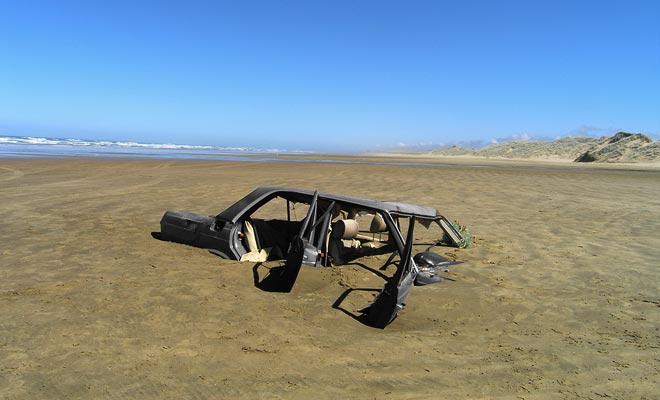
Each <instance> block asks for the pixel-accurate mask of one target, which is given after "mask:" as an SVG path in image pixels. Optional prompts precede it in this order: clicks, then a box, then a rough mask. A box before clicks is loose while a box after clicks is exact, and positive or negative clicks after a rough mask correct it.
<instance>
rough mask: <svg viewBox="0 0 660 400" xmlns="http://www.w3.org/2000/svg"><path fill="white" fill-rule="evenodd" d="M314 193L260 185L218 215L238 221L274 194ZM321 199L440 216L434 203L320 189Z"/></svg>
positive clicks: (297, 196) (307, 196)
mask: <svg viewBox="0 0 660 400" xmlns="http://www.w3.org/2000/svg"><path fill="white" fill-rule="evenodd" d="M313 196H314V191H313V190H308V189H293V188H287V187H272V186H267V187H258V188H256V189H255V190H253V191H252V192H250V193H249V194H248V195H246V196H245V197H243V198H242V199H240V200H239V201H237V202H236V203H234V204H232V205H231V206H229V208H227V209H226V210H224V211H222V212H221V213H220V214H218V215H217V217H216V218H218V219H220V220H223V221H230V222H236V221H237V220H238V219H239V218H240V217H241V216H242V215H243V214H245V213H246V212H248V211H252V210H254V209H256V208H258V207H260V206H262V205H263V204H265V203H266V202H268V201H269V200H270V199H272V198H274V197H281V198H284V199H286V200H289V201H293V202H298V203H309V202H311V200H312V197H313ZM319 200H321V201H323V200H327V201H335V202H337V203H338V204H340V205H341V206H342V208H344V207H357V208H364V209H369V210H374V211H387V212H388V213H390V214H393V215H399V216H413V215H414V216H415V217H418V218H422V219H436V218H437V217H439V216H440V213H438V210H437V209H435V208H433V207H428V206H421V205H417V204H411V203H403V202H398V201H380V200H374V199H366V198H361V197H353V196H345V195H342V194H335V193H324V192H319Z"/></svg>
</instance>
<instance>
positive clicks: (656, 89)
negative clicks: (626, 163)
mask: <svg viewBox="0 0 660 400" xmlns="http://www.w3.org/2000/svg"><path fill="white" fill-rule="evenodd" d="M0 5H1V6H2V7H1V10H2V11H1V12H0V135H16V136H27V135H33V136H47V137H62V138H85V139H108V140H131V141H140V142H155V143H182V144H205V145H220V146H251V147H260V148H289V149H312V150H319V151H362V150H366V149H384V148H389V147H396V146H399V145H406V146H413V145H417V144H429V145H431V146H435V145H442V144H453V143H463V142H479V141H481V142H489V141H491V140H493V139H498V140H501V139H504V138H511V137H531V138H554V137H558V136H565V135H595V136H600V135H606V134H610V133H613V132H615V131H618V130H626V131H630V132H642V133H646V134H648V135H650V136H651V137H653V138H654V139H659V138H660V23H659V22H658V21H660V2H657V1H646V2H644V1H634V0H631V1H612V2H610V1H575V0H574V1H551V2H540V1H520V2H511V1H502V2H493V1H461V2H457V1H451V2H443V1H332V2H320V1H275V0H273V1H235V2H221V1H208V2H206V1H169V2H157V1H154V2H144V1H130V2H123V1H112V2H111V1H103V2H91V1H80V2H75V1H52V2H36V1H35V2H20V1H6V2H5V1H2V0H0Z"/></svg>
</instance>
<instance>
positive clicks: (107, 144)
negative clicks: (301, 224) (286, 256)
mask: <svg viewBox="0 0 660 400" xmlns="http://www.w3.org/2000/svg"><path fill="white" fill-rule="evenodd" d="M0 144H9V145H11V144H15V145H24V146H25V145H28V146H29V145H39V146H74V147H94V148H109V149H122V148H124V149H150V150H179V151H181V150H191V151H212V152H217V153H225V154H227V153H229V154H305V153H308V152H306V151H302V150H282V149H259V148H253V147H223V146H203V145H189V144H173V143H140V142H123V141H110V140H85V139H60V138H45V137H34V136H0Z"/></svg>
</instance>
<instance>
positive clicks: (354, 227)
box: [332, 219, 359, 239]
mask: <svg viewBox="0 0 660 400" xmlns="http://www.w3.org/2000/svg"><path fill="white" fill-rule="evenodd" d="M358 231H359V226H358V222H357V221H356V220H354V219H340V220H339V221H337V222H335V223H334V224H333V226H332V237H333V238H335V239H337V238H339V239H355V237H356V236H357V234H358Z"/></svg>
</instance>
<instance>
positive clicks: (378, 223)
mask: <svg viewBox="0 0 660 400" xmlns="http://www.w3.org/2000/svg"><path fill="white" fill-rule="evenodd" d="M386 231H387V225H386V224H385V220H383V217H382V216H381V215H380V214H378V213H376V214H375V215H374V217H373V219H372V220H371V225H370V226H369V232H372V233H378V232H386Z"/></svg>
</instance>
